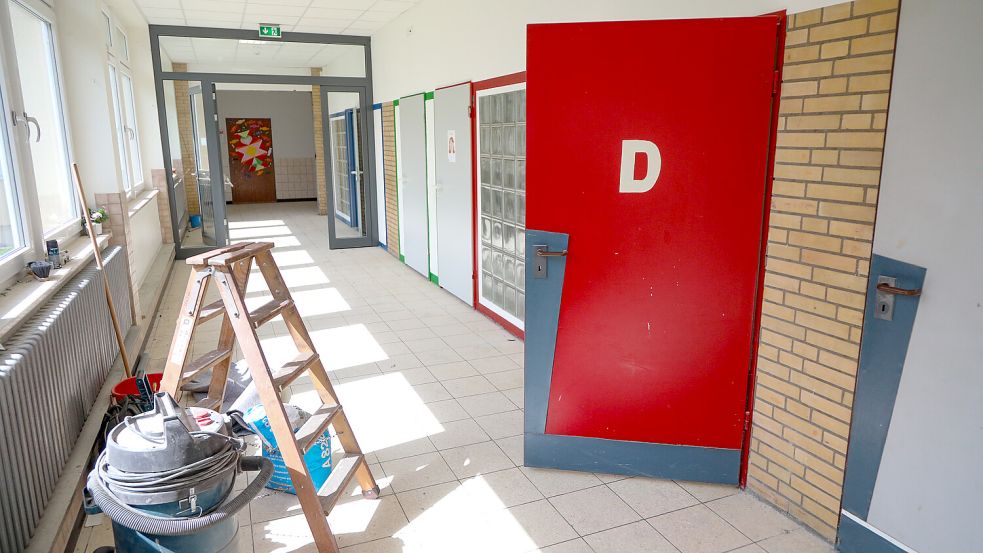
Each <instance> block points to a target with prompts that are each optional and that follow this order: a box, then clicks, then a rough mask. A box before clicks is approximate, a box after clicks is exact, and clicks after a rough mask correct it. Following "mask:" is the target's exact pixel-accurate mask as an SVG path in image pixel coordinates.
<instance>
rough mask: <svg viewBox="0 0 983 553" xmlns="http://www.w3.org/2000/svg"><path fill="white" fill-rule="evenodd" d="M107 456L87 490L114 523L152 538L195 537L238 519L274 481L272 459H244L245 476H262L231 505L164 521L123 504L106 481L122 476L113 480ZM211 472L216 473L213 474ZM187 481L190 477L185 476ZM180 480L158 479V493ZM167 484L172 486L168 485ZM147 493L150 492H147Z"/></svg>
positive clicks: (241, 461)
mask: <svg viewBox="0 0 983 553" xmlns="http://www.w3.org/2000/svg"><path fill="white" fill-rule="evenodd" d="M104 455H105V452H104V453H103V455H101V456H100V457H99V460H98V462H97V466H96V469H95V470H93V471H91V472H90V473H89V478H88V481H87V483H86V487H87V488H88V489H89V492H90V493H91V494H92V499H93V501H94V502H95V503H96V505H98V506H99V508H100V509H102V511H103V512H104V513H106V515H107V516H109V518H111V519H112V520H113V522H115V523H117V524H120V525H122V526H125V527H127V528H129V529H131V530H135V531H137V532H140V533H142V534H152V535H156V536H182V535H187V534H194V533H196V532H198V531H200V530H202V529H204V528H207V527H209V526H211V525H213V524H217V523H219V522H221V521H223V520H225V519H227V518H228V517H230V516H233V515H235V514H236V513H237V512H239V510H241V509H242V508H243V507H245V506H246V504H248V503H249V501H250V500H252V498H253V497H255V496H256V495H257V494H259V492H260V490H262V489H263V486H265V485H266V483H267V482H269V480H270V477H271V476H272V475H273V463H272V462H270V460H269V459H266V458H263V457H240V458H239V469H240V470H242V471H244V472H254V471H259V474H257V475H256V477H255V478H253V481H252V482H250V483H249V485H248V486H246V488H245V489H243V490H242V491H241V492H239V494H238V495H236V496H235V497H233V498H232V499H231V500H229V501H227V502H223V503H222V504H221V505H219V506H218V507H217V508H216V509H214V510H213V511H212V512H210V513H208V514H203V515H202V516H199V517H193V518H170V517H162V516H157V515H152V514H150V513H147V512H145V511H141V510H139V509H135V508H133V507H131V506H129V505H127V504H126V503H123V502H122V501H120V500H119V499H118V498H117V497H116V495H115V494H114V493H113V492H112V490H110V489H109V487H108V486H107V485H106V481H105V480H104V479H105V478H109V479H111V480H112V481H113V485H117V481H118V479H119V473H118V472H116V473H115V474H113V475H112V476H110V475H109V473H108V472H107V471H105V470H104V469H103V467H104V466H106V465H105V462H104V459H103V456H104ZM218 458H219V461H220V463H221V464H222V465H225V463H227V460H228V456H227V455H226V454H225V452H223V453H220V454H219V457H218ZM208 472H212V470H209V471H208ZM182 476H184V477H187V475H186V474H185V475H182ZM175 478H177V475H169V476H166V477H163V478H158V479H157V483H156V484H155V491H156V489H157V488H158V487H159V486H160V485H163V487H166V488H171V486H172V485H173V484H172V482H171V481H173V480H174V479H175ZM164 482H168V483H166V484H164ZM142 484H143V485H144V486H146V485H148V483H147V482H143V483H142ZM134 485H137V487H139V484H135V483H134V482H133V481H132V479H131V481H130V482H129V483H128V486H127V487H132V486H134ZM145 489H146V488H145Z"/></svg>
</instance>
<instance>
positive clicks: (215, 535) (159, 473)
mask: <svg viewBox="0 0 983 553" xmlns="http://www.w3.org/2000/svg"><path fill="white" fill-rule="evenodd" d="M243 449H244V444H243V442H242V440H241V439H239V438H236V437H235V436H233V435H232V434H231V432H230V431H229V428H228V425H227V424H226V420H225V418H224V417H223V416H222V415H220V414H218V413H216V412H214V411H211V410H208V409H201V408H197V407H191V408H187V409H185V408H181V407H180V406H178V405H177V403H176V402H175V401H174V398H172V397H171V396H170V395H169V394H167V393H164V392H161V393H158V394H156V395H155V396H154V408H153V409H152V410H151V411H148V412H146V413H143V414H141V415H137V416H134V417H127V419H126V420H124V421H123V422H122V423H120V424H119V425H117V426H116V427H115V428H113V430H111V431H110V433H109V437H108V439H107V446H106V450H105V451H103V452H102V454H101V455H100V456H99V459H98V461H97V463H96V468H95V469H93V470H92V472H90V473H89V478H88V484H87V489H88V491H89V493H90V494H91V499H92V502H93V503H94V504H95V505H97V506H98V508H99V509H101V510H102V511H103V512H105V513H106V514H107V515H108V516H109V517H110V518H111V519H112V520H113V534H114V537H115V540H116V547H117V549H116V550H117V552H119V553H128V552H144V551H155V552H173V553H180V552H186V551H187V552H191V551H195V552H199V553H211V552H220V551H223V550H225V549H226V548H228V547H230V544H232V540H233V539H234V538H235V534H236V531H237V530H238V523H237V522H236V516H235V514H236V512H238V511H239V510H240V509H241V508H242V507H244V506H245V505H246V504H248V502H249V501H250V500H251V499H252V498H253V497H255V496H256V495H257V494H258V493H259V491H260V490H261V489H262V487H263V486H264V485H265V484H266V482H267V481H268V480H269V478H270V475H271V474H272V472H273V466H272V464H271V463H270V462H269V461H267V460H266V459H263V458H260V457H243V456H242V451H243ZM239 471H259V474H258V475H257V476H256V478H254V479H253V482H252V483H251V484H250V485H249V486H247V487H246V489H244V490H243V491H242V492H240V493H239V494H238V495H236V496H235V497H233V498H231V499H230V495H231V493H232V488H233V486H234V483H235V478H236V475H237V474H238V473H239Z"/></svg>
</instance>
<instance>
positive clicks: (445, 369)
mask: <svg viewBox="0 0 983 553" xmlns="http://www.w3.org/2000/svg"><path fill="white" fill-rule="evenodd" d="M428 368H429V369H430V372H431V374H433V375H434V377H435V378H437V380H451V379H454V378H464V377H465V376H474V375H477V374H478V371H476V370H475V369H474V367H472V366H471V365H470V364H468V362H467V361H454V362H452V363H440V364H437V365H428Z"/></svg>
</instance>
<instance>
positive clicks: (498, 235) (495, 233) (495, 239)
mask: <svg viewBox="0 0 983 553" xmlns="http://www.w3.org/2000/svg"><path fill="white" fill-rule="evenodd" d="M492 247H495V248H498V249H502V223H501V222H499V221H492Z"/></svg>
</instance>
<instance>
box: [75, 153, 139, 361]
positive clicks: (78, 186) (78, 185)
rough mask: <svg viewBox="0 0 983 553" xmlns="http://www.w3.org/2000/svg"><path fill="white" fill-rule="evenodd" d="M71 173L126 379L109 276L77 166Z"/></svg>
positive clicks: (121, 340)
mask: <svg viewBox="0 0 983 553" xmlns="http://www.w3.org/2000/svg"><path fill="white" fill-rule="evenodd" d="M72 173H74V175H75V195H76V196H78V199H79V206H80V207H81V208H82V220H83V221H85V228H86V230H88V232H89V239H90V240H92V255H94V256H95V259H96V267H98V268H99V272H100V273H102V288H103V291H104V292H105V293H106V304H107V305H109V316H110V318H112V319H113V332H114V333H115V334H116V343H117V344H119V356H120V357H121V358H122V359H123V373H124V374H125V375H126V378H130V377H131V376H133V370H132V368H131V367H130V357H129V356H128V355H127V354H126V343H125V341H124V339H123V330H122V329H121V328H120V326H119V317H117V316H116V305H115V304H114V303H113V294H112V291H111V290H110V288H109V275H107V274H106V271H105V270H103V263H102V252H101V251H100V250H99V240H98V239H97V238H96V233H95V232H93V230H92V218H91V216H90V215H89V213H90V212H89V206H88V205H86V203H85V189H84V188H82V175H81V174H79V164H78V163H73V164H72Z"/></svg>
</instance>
